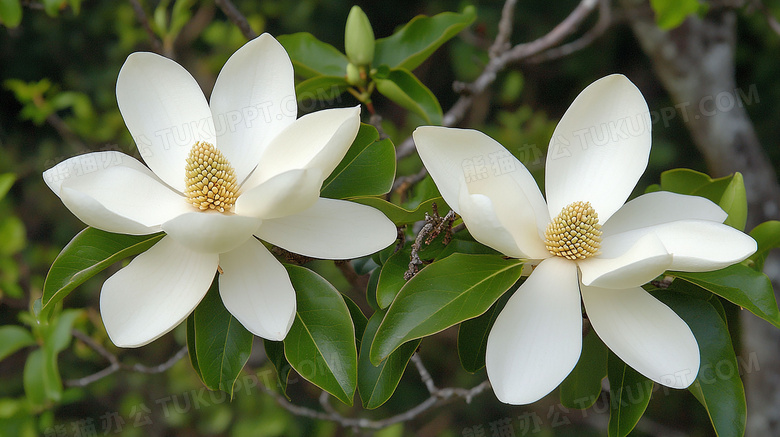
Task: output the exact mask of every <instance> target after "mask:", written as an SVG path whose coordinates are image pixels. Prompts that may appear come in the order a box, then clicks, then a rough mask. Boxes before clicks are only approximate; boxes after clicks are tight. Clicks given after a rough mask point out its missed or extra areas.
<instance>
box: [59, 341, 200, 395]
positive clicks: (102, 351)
mask: <svg viewBox="0 0 780 437" xmlns="http://www.w3.org/2000/svg"><path fill="white" fill-rule="evenodd" d="M71 332H72V334H73V336H74V337H76V338H77V339H79V340H81V341H82V342H83V343H84V344H86V345H87V346H88V347H89V348H90V349H92V350H94V351H95V352H97V353H98V355H100V356H101V357H103V358H105V359H106V360H107V361H108V362H109V366H108V367H106V368H105V369H102V370H100V371H98V372H95V373H93V374H91V375H87V376H85V377H83V378H79V379H71V380H68V381H65V386H67V387H86V386H87V385H89V384H92V383H93V382H95V381H98V380H100V379H103V378H105V377H107V376H109V375H111V374H113V373H116V372H118V371H120V370H130V371H133V372H139V373H149V374H154V373H163V372H165V371H166V370H168V369H170V368H171V367H173V365H174V364H176V363H177V362H178V361H179V360H181V359H182V358H184V356H185V355H187V347H186V346H185V347H183V348H181V349H179V351H178V352H176V354H174V355H173V356H172V357H171V358H169V359H168V360H166V361H165V362H164V363H162V364H158V365H156V366H145V365H143V364H124V363H121V362H120V361H119V358H118V357H117V356H116V355H114V354H112V353H111V352H109V351H108V350H106V348H104V347H103V345H101V344H99V343H97V342H96V341H95V340H93V339H92V337H90V336H88V335H87V334H85V333H83V332H81V331H79V330H78V329H74V330H72V331H71Z"/></svg>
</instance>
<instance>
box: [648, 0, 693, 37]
mask: <svg viewBox="0 0 780 437" xmlns="http://www.w3.org/2000/svg"><path fill="white" fill-rule="evenodd" d="M650 6H651V7H652V8H653V11H655V22H656V23H657V24H658V27H660V28H661V29H664V30H669V29H674V28H675V27H677V26H679V25H680V24H682V22H683V21H685V19H686V18H687V17H688V16H689V15H691V14H694V13H696V12H698V11H700V10H706V6H703V5H702V4H701V3H700V2H699V0H650Z"/></svg>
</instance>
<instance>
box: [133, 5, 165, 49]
mask: <svg viewBox="0 0 780 437" xmlns="http://www.w3.org/2000/svg"><path fill="white" fill-rule="evenodd" d="M130 6H132V7H133V12H135V17H136V18H137V19H138V22H139V23H141V27H143V29H144V32H146V34H147V35H148V36H149V42H151V44H152V50H154V51H155V53H158V54H160V55H162V54H163V45H162V41H160V39H159V38H158V37H157V35H156V34H155V33H154V30H152V27H151V26H150V25H149V18H147V16H146V11H144V8H143V6H141V2H139V1H138V0H130Z"/></svg>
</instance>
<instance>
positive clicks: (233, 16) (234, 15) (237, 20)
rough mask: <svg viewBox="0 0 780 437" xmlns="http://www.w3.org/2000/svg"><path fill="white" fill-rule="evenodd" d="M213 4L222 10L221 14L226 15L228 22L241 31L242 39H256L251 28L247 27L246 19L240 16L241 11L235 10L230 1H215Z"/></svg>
mask: <svg viewBox="0 0 780 437" xmlns="http://www.w3.org/2000/svg"><path fill="white" fill-rule="evenodd" d="M215 3H216V4H217V6H219V8H220V9H222V12H224V13H225V15H227V17H228V18H229V19H230V21H232V22H233V24H235V25H236V26H238V28H239V29H240V30H241V34H243V35H244V38H246V39H248V40H252V39H255V38H256V37H257V34H256V33H255V31H254V30H252V26H250V25H249V21H248V20H247V19H246V17H245V16H244V14H242V13H241V11H239V10H238V8H236V5H234V4H233V2H231V1H230V0H215Z"/></svg>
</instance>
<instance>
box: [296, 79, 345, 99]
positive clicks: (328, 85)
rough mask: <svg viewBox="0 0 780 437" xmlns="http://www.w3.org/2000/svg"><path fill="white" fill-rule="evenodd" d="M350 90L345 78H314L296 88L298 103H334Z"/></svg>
mask: <svg viewBox="0 0 780 437" xmlns="http://www.w3.org/2000/svg"><path fill="white" fill-rule="evenodd" d="M347 88H349V84H348V83H347V81H346V79H344V76H314V77H311V78H309V79H306V80H304V81H302V82H300V83H298V85H296V86H295V95H296V97H297V98H298V102H299V103H300V102H310V101H326V102H333V101H334V100H335V99H336V98H337V97H338V96H340V95H341V94H342V93H343V92H344V91H346V90H347Z"/></svg>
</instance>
